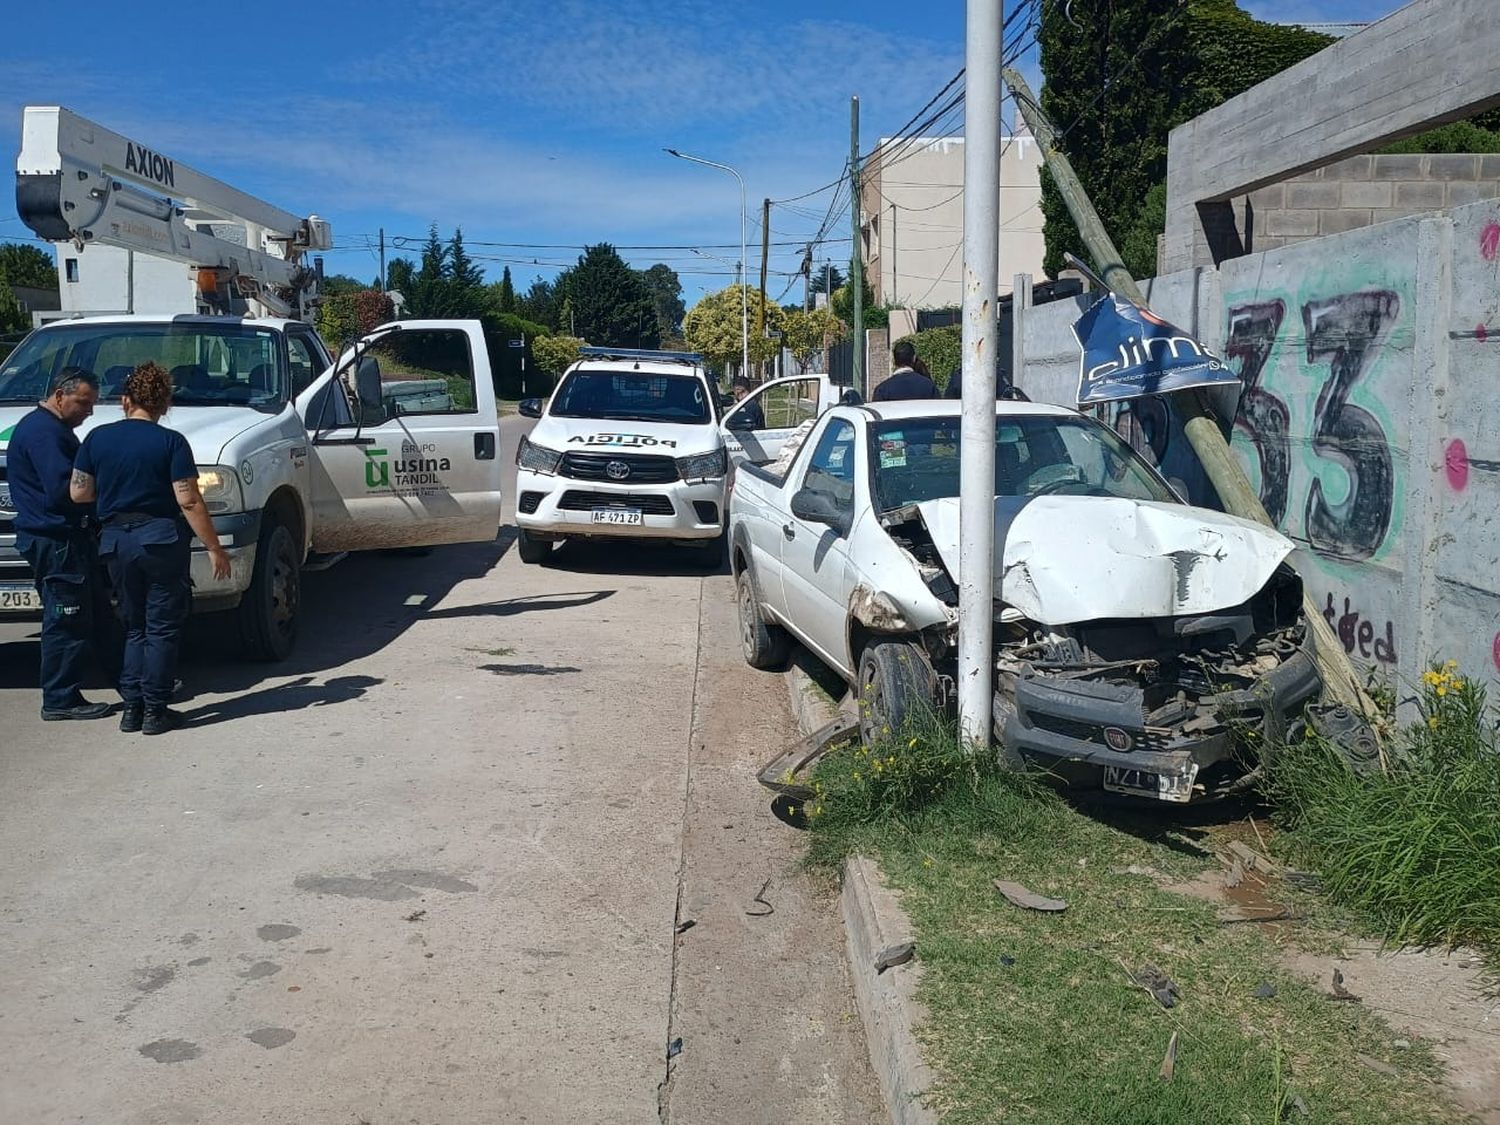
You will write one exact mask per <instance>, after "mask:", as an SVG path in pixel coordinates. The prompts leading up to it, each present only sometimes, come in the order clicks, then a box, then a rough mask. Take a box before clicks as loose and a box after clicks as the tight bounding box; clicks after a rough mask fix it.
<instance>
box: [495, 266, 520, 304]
mask: <svg viewBox="0 0 1500 1125" xmlns="http://www.w3.org/2000/svg"><path fill="white" fill-rule="evenodd" d="M492 288H493V289H494V292H495V307H496V308H497V309H499V310H500V311H501V312H503V313H513V312H517V311H519V310H517V308H516V287H515V284H514V283H513V282H512V281H511V279H510V267H509V266H506V267H505V272H504V273H503V274H501V275H500V283H499V285H497V286H493V287H492Z"/></svg>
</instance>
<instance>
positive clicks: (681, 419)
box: [549, 367, 713, 425]
mask: <svg viewBox="0 0 1500 1125" xmlns="http://www.w3.org/2000/svg"><path fill="white" fill-rule="evenodd" d="M549 413H550V414H552V415H553V417H557V418H601V419H618V420H621V421H632V422H678V423H683V424H688V425H697V424H700V423H707V422H710V421H712V420H713V409H712V407H711V406H710V405H709V401H708V391H707V388H706V386H705V384H704V382H703V380H702V379H699V378H697V377H696V376H693V375H668V374H663V373H661V372H658V371H614V370H607V369H598V368H596V369H594V370H590V369H589V368H586V367H584V368H580V369H579V370H577V371H574V372H573V373H572V374H571V375H569V376H568V377H567V378H566V379H564V380H563V383H562V386H560V387H558V388H557V393H556V394H555V395H553V396H552V407H551V410H550V411H549Z"/></svg>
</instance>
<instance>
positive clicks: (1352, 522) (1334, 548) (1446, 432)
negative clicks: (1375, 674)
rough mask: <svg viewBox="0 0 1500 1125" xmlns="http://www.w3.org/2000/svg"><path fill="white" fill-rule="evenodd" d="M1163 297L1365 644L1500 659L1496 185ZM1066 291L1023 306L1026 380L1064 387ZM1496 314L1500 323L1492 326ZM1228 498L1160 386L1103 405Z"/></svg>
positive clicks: (1234, 264) (1251, 465)
mask: <svg viewBox="0 0 1500 1125" xmlns="http://www.w3.org/2000/svg"><path fill="white" fill-rule="evenodd" d="M1147 289H1148V295H1149V296H1150V300H1151V303H1152V307H1153V308H1155V309H1156V310H1157V311H1158V312H1160V313H1161V314H1162V315H1164V316H1165V317H1167V318H1168V319H1169V320H1172V321H1174V322H1176V323H1178V324H1180V325H1182V326H1183V327H1184V328H1192V329H1194V330H1195V331H1196V332H1197V334H1198V335H1199V338H1200V339H1202V340H1204V342H1205V343H1210V344H1211V345H1215V346H1218V347H1220V348H1221V349H1222V350H1223V353H1224V355H1225V357H1226V358H1227V359H1228V360H1229V361H1230V362H1231V363H1232V364H1233V365H1234V366H1235V367H1236V369H1237V370H1238V371H1239V372H1240V375H1241V378H1242V380H1243V383H1244V387H1245V391H1244V394H1243V395H1242V396H1241V398H1240V401H1239V403H1238V406H1237V408H1235V407H1233V406H1230V405H1229V404H1224V407H1223V414H1224V416H1225V417H1226V418H1232V419H1233V423H1232V432H1231V448H1232V449H1233V450H1234V451H1235V453H1236V455H1237V456H1238V457H1239V460H1240V462H1241V464H1242V465H1244V467H1245V469H1246V472H1247V473H1248V474H1249V476H1250V479H1251V481H1252V482H1253V483H1255V484H1256V486H1257V487H1258V488H1259V490H1260V494H1261V499H1262V502H1263V503H1264V504H1265V506H1266V508H1267V510H1268V511H1269V512H1270V513H1271V514H1272V516H1273V517H1274V518H1275V519H1276V521H1277V523H1278V526H1280V527H1281V529H1282V530H1283V531H1284V532H1285V533H1286V534H1287V535H1288V536H1290V537H1291V538H1292V539H1293V540H1295V541H1296V542H1297V543H1298V546H1299V550H1298V555H1297V559H1296V561H1297V564H1298V568H1299V570H1300V571H1301V573H1302V575H1303V578H1304V580H1305V581H1306V583H1307V586H1308V588H1309V590H1310V592H1311V593H1312V595H1313V597H1314V598H1315V599H1316V601H1317V604H1318V605H1319V606H1320V607H1322V608H1323V610H1324V614H1325V616H1326V617H1328V619H1329V621H1330V622H1331V624H1332V625H1333V627H1334V629H1335V631H1336V632H1337V633H1338V635H1339V637H1340V639H1341V640H1342V641H1343V643H1344V647H1345V649H1346V650H1348V652H1349V653H1350V655H1351V656H1353V657H1354V658H1355V659H1356V660H1357V661H1359V662H1361V663H1363V664H1365V665H1369V666H1376V667H1381V668H1385V669H1387V670H1390V671H1394V672H1397V673H1399V674H1400V675H1401V676H1402V677H1403V678H1407V679H1410V678H1414V677H1415V676H1417V675H1418V674H1419V673H1420V672H1421V670H1422V669H1423V668H1424V667H1425V665H1426V662H1427V661H1428V660H1429V659H1432V658H1444V659H1446V658H1450V657H1451V658H1453V659H1457V660H1459V661H1460V662H1461V663H1462V664H1463V666H1464V667H1465V668H1466V669H1468V670H1470V671H1471V672H1474V673H1477V674H1481V675H1484V674H1493V672H1494V670H1495V669H1496V668H1497V666H1500V634H1497V629H1500V523H1497V512H1500V403H1497V402H1496V396H1495V394H1494V386H1495V385H1496V383H1497V379H1496V375H1497V374H1500V353H1497V352H1496V351H1495V349H1496V348H1497V347H1500V204H1497V203H1488V202H1487V203H1479V204H1474V205H1470V206H1468V207H1464V208H1460V209H1458V210H1457V211H1455V212H1453V213H1452V214H1451V216H1432V217H1423V218H1412V219H1406V220H1401V221H1398V222H1392V223H1385V224H1381V225H1379V226H1374V227H1370V228H1366V229H1363V230H1357V231H1352V232H1349V233H1346V234H1342V235H1338V236H1336V237H1332V238H1326V239H1319V240H1316V241H1309V242H1303V243H1299V244H1297V245H1295V246H1289V247H1285V248H1282V249H1278V250H1273V251H1270V252H1267V253H1263V254H1254V255H1249V256H1247V257H1243V258H1238V259H1234V260H1232V261H1229V262H1226V263H1224V266H1223V268H1222V270H1213V269H1200V270H1195V271H1187V272H1184V273H1179V274H1174V275H1170V276H1168V277H1165V278H1161V279H1158V280H1156V281H1155V282H1153V283H1150V284H1149V285H1148V286H1147ZM1079 308H1080V306H1079V305H1075V304H1074V303H1073V302H1066V303H1062V302H1060V303H1058V304H1057V305H1051V306H1042V307H1040V308H1037V309H1032V310H1029V311H1028V314H1027V315H1028V319H1027V322H1026V346H1027V365H1026V373H1025V376H1024V377H1023V379H1022V380H1021V385H1022V386H1023V387H1024V388H1025V390H1026V391H1027V393H1028V394H1030V395H1031V396H1032V397H1033V398H1034V399H1038V400H1040V401H1048V402H1059V403H1064V404H1068V405H1071V404H1072V403H1073V401H1074V396H1075V393H1076V390H1077V386H1078V362H1079V360H1078V346H1077V343H1076V341H1075V340H1074V339H1073V336H1072V333H1071V329H1070V325H1071V321H1072V320H1073V319H1074V318H1075V317H1076V316H1077V315H1078V311H1079ZM1492 331H1493V332H1494V333H1495V335H1496V337H1497V338H1496V339H1494V340H1492V339H1491V333H1492ZM1107 420H1109V421H1111V422H1112V423H1113V424H1115V425H1116V426H1117V427H1118V428H1119V429H1120V430H1121V432H1122V433H1125V434H1126V435H1127V436H1129V437H1130V438H1131V439H1132V441H1133V442H1134V443H1135V444H1136V445H1137V447H1138V448H1140V449H1142V452H1144V453H1147V454H1148V455H1149V456H1151V457H1153V458H1154V459H1155V460H1156V461H1157V462H1158V463H1159V464H1160V465H1161V467H1162V470H1163V472H1164V473H1165V474H1166V475H1167V476H1168V477H1169V478H1172V479H1174V480H1175V481H1176V483H1178V485H1179V487H1180V488H1181V489H1182V490H1183V491H1184V492H1185V493H1187V494H1188V495H1189V496H1190V497H1191V498H1193V499H1194V500H1195V501H1197V502H1200V503H1209V504H1212V505H1215V506H1217V504H1216V498H1215V497H1213V495H1212V491H1211V490H1210V489H1208V488H1207V483H1206V481H1204V480H1203V479H1202V476H1201V471H1199V470H1198V469H1197V468H1196V461H1195V459H1194V458H1193V457H1192V455H1191V451H1190V450H1188V449H1187V448H1186V442H1185V440H1184V439H1183V436H1182V434H1181V431H1180V429H1179V428H1178V427H1177V426H1175V425H1174V424H1173V423H1172V421H1171V419H1170V417H1169V416H1168V413H1167V411H1166V410H1165V409H1164V408H1163V406H1162V405H1161V404H1160V403H1159V402H1157V401H1155V400H1144V401H1142V402H1138V403H1132V404H1128V405H1126V406H1124V407H1120V408H1116V409H1113V410H1111V411H1110V412H1109V417H1108V419H1107Z"/></svg>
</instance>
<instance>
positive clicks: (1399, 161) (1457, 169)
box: [1233, 153, 1500, 253]
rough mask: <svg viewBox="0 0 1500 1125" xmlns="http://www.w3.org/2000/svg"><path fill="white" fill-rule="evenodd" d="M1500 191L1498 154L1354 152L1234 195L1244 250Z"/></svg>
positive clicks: (1268, 247) (1336, 231)
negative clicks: (1295, 174)
mask: <svg viewBox="0 0 1500 1125" xmlns="http://www.w3.org/2000/svg"><path fill="white" fill-rule="evenodd" d="M1496 198H1500V155H1476V154H1466V153H1453V154H1445V155H1430V156H1428V155H1417V154H1412V155H1405V154H1403V155H1395V156H1351V157H1349V158H1347V159H1345V160H1340V161H1338V162H1337V163H1335V164H1330V165H1328V166H1327V167H1325V168H1319V169H1317V170H1316V171H1314V172H1307V173H1304V174H1303V175H1301V176H1297V177H1295V178H1294V179H1290V180H1286V181H1284V182H1283V183H1279V184H1274V185H1272V186H1271V187H1266V188H1261V189H1260V190H1259V191H1254V192H1251V193H1250V195H1249V196H1240V197H1239V198H1237V199H1235V200H1234V201H1233V206H1234V217H1235V223H1236V226H1238V227H1239V230H1240V234H1241V236H1242V237H1243V239H1244V244H1245V251H1246V253H1256V252H1258V251H1262V250H1274V249H1277V248H1278V247H1281V246H1289V245H1291V244H1292V243H1295V242H1302V241H1304V240H1306V239H1309V238H1318V237H1322V236H1324V235H1330V234H1343V233H1344V232H1346V231H1351V230H1358V229H1359V228H1361V227H1367V226H1372V225H1373V224H1375V223H1384V222H1388V221H1390V220H1391V219H1403V218H1406V217H1407V216H1409V215H1420V214H1424V213H1426V212H1429V211H1445V210H1449V209H1451V208H1454V207H1462V206H1463V205H1465V204H1467V203H1477V202H1478V201H1480V200H1483V199H1496Z"/></svg>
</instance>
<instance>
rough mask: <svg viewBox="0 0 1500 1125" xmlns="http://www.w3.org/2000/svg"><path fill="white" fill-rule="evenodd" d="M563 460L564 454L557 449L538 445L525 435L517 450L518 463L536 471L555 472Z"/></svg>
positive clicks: (524, 467) (522, 466)
mask: <svg viewBox="0 0 1500 1125" xmlns="http://www.w3.org/2000/svg"><path fill="white" fill-rule="evenodd" d="M561 460H562V454H561V453H559V452H558V451H557V450H555V449H548V448H547V447H546V446H545V445H537V444H536V442H534V441H532V440H531V439H530V438H525V437H523V438H522V439H521V444H520V447H519V448H517V450H516V464H517V465H519V466H520V467H521V468H523V469H530V470H531V471H532V472H534V473H555V472H557V464H558V462H559V461H561Z"/></svg>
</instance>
